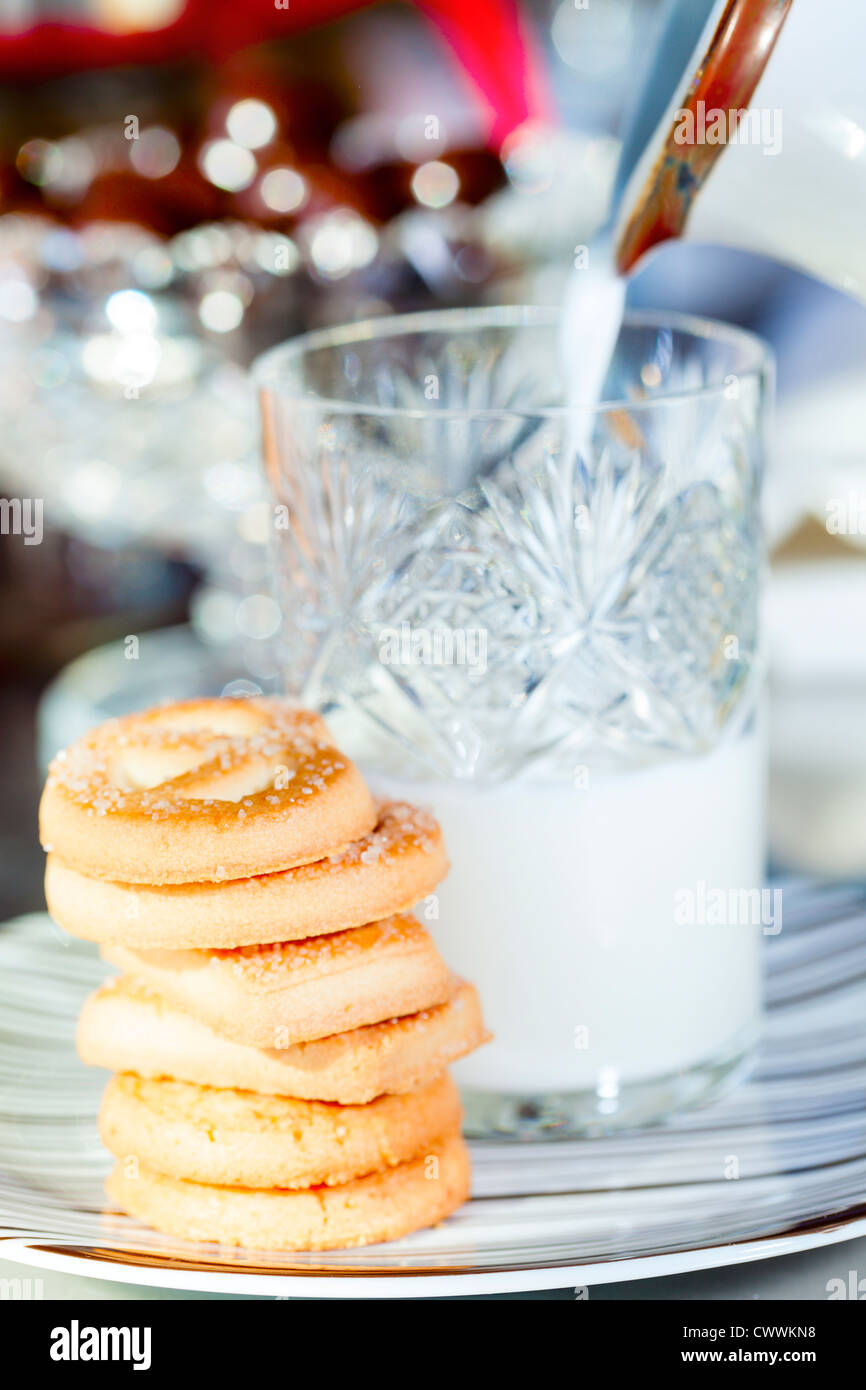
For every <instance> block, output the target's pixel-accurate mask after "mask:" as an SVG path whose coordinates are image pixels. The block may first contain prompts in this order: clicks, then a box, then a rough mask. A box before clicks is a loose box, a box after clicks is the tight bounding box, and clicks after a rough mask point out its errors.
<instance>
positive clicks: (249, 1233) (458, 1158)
mask: <svg viewBox="0 0 866 1390" xmlns="http://www.w3.org/2000/svg"><path fill="white" fill-rule="evenodd" d="M469 1177H470V1171H469V1155H468V1153H467V1151H466V1145H465V1144H464V1143H463V1140H462V1139H461V1138H460V1135H459V1134H458V1133H456V1132H455V1133H454V1134H451V1135H450V1136H448V1137H446V1138H444V1139H442V1140H441V1141H440V1142H439V1143H438V1144H436V1145H434V1146H432V1147H431V1149H430V1151H429V1152H428V1153H425V1154H422V1155H420V1156H419V1157H418V1158H415V1159H412V1160H410V1162H408V1163H401V1164H400V1165H399V1167H397V1168H389V1169H387V1170H386V1171H385V1172H382V1173H373V1174H371V1175H370V1176H369V1177H366V1178H356V1179H355V1180H354V1181H352V1182H348V1183H345V1184H343V1185H342V1186H340V1187H316V1188H311V1189H310V1190H304V1189H300V1190H286V1189H281V1188H272V1189H270V1190H255V1189H250V1188H233V1187H216V1186H213V1185H210V1184H205V1183H195V1182H184V1181H182V1180H181V1179H178V1178H168V1177H163V1176H161V1175H160V1174H157V1173H153V1172H151V1171H150V1170H149V1169H147V1168H145V1167H144V1166H143V1165H138V1164H134V1163H127V1164H124V1163H123V1162H120V1163H118V1164H117V1166H116V1167H115V1169H114V1171H113V1173H112V1174H111V1176H110V1177H109V1179H108V1182H107V1183H106V1192H107V1193H108V1196H109V1198H110V1199H111V1200H112V1201H113V1202H115V1203H116V1204H117V1205H118V1206H119V1207H120V1208H121V1209H122V1210H123V1211H125V1212H128V1213H129V1214H130V1215H131V1216H135V1217H138V1218H139V1220H141V1221H146V1222H147V1223H148V1225H150V1226H153V1227H155V1228H156V1230H158V1231H163V1232H165V1233H166V1234H167V1235H172V1236H180V1237H181V1238H183V1239H186V1240H193V1241H208V1242H216V1243H218V1244H220V1245H225V1246H238V1245H241V1246H246V1247H247V1248H248V1249H250V1250H340V1249H348V1248H349V1247H351V1246H358V1245H373V1244H376V1243H377V1242H378V1241H383V1240H396V1239H397V1238H398V1237H399V1236H405V1235H408V1234H409V1232H410V1231H417V1230H419V1229H420V1228H421V1227H424V1226H435V1225H436V1224H437V1223H438V1222H439V1221H443V1220H444V1219H445V1217H446V1216H449V1215H450V1214H451V1213H452V1212H453V1211H455V1210H456V1208H457V1207H459V1206H461V1205H462V1203H463V1202H465V1201H466V1198H467V1197H468V1196H469Z"/></svg>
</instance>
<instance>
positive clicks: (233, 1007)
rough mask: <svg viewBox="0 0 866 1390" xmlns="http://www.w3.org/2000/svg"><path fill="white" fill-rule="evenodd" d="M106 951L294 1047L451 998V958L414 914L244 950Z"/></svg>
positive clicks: (237, 1036) (267, 1038)
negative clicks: (445, 957)
mask: <svg viewBox="0 0 866 1390" xmlns="http://www.w3.org/2000/svg"><path fill="white" fill-rule="evenodd" d="M102 954H103V956H104V957H105V959H106V960H109V961H111V963H112V964H113V965H117V966H119V967H120V969H121V970H123V971H125V972H127V973H128V974H130V975H132V976H133V978H135V979H138V980H140V981H142V982H143V983H144V984H146V985H150V986H151V987H152V988H153V989H155V990H156V991H157V992H158V993H159V994H161V995H163V996H164V997H165V998H166V999H169V1000H171V1001H172V1002H173V1003H175V1004H177V1005H179V1007H180V1008H182V1009H185V1010H186V1011H187V1012H189V1013H190V1014H192V1015H193V1017H194V1018H197V1019H200V1020H201V1021H202V1022H204V1023H207V1024H209V1025H210V1027H211V1028H213V1029H214V1030H215V1031H216V1032H217V1033H220V1034H222V1036H224V1037H226V1038H231V1039H232V1040H233V1041H235V1042H240V1043H246V1044H247V1045H248V1046H250V1047H269V1048H273V1047H275V1048H284V1047H290V1046H291V1045H292V1044H293V1043H300V1042H309V1041H310V1040H312V1039H314V1038H326V1037H329V1036H330V1035H331V1034H332V1033H343V1032H346V1031H347V1030H348V1029H352V1028H361V1027H363V1026H364V1025H365V1024H368V1023H381V1022H382V1021H383V1020H384V1019H389V1018H398V1017H401V1016H403V1015H404V1014H414V1013H417V1012H418V1011H419V1009H429V1008H433V1007H434V1006H435V1005H437V1004H444V1003H445V1001H446V999H447V998H448V996H449V994H450V992H451V978H450V974H449V971H448V968H447V966H446V965H445V964H444V962H443V960H442V958H441V956H440V955H439V952H438V951H437V950H436V947H435V946H434V944H433V942H432V940H431V939H430V937H429V936H428V934H427V932H426V931H425V930H424V928H423V927H422V926H421V924H420V922H418V921H416V919H415V918H414V917H402V916H397V917H389V918H386V919H385V920H384V921H382V922H371V923H370V924H369V925H368V926H365V927H356V928H355V929H354V930H353V931H345V932H336V933H335V934H334V935H332V936H314V937H310V938H309V939H307V940H305V941H284V942H278V943H274V944H272V945H269V946H241V947H239V948H238V949H237V950H234V951H160V950H153V951H138V950H132V948H131V947H129V946H121V945H119V944H118V943H112V944H111V945H105V946H103V947H102Z"/></svg>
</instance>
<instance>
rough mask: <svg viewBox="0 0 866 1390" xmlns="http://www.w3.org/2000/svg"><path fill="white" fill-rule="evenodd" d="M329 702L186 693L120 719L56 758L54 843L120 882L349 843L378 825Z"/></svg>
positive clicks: (66, 859) (248, 869)
mask: <svg viewBox="0 0 866 1390" xmlns="http://www.w3.org/2000/svg"><path fill="white" fill-rule="evenodd" d="M375 823H376V812H375V807H374V804H373V800H372V798H371V796H370V793H369V791H368V789H367V787H366V784H365V783H364V780H363V778H362V777H361V774H360V773H359V772H358V770H357V768H356V767H354V765H353V764H352V763H351V762H350V761H349V759H348V758H347V757H345V756H344V755H343V754H342V753H340V752H339V751H338V750H337V749H336V748H334V747H333V745H332V744H331V741H330V736H329V734H328V730H327V728H326V727H325V725H324V723H323V722H322V720H321V719H320V718H319V717H318V715H315V714H310V713H309V712H307V711H304V710H298V709H295V708H294V707H293V706H292V705H290V704H289V703H288V702H287V701H285V700H278V699H253V700H247V699H218V700H188V701H184V702H181V703H179V704H174V705H163V706H160V707H158V708H156V709H151V710H147V711H144V712H143V713H141V714H132V715H128V716H126V717H125V718H123V719H115V720H110V721H109V722H108V723H107V724H102V725H100V727H99V728H98V729H95V730H94V731H93V732H92V733H89V734H87V735H85V737H84V738H82V739H79V740H78V742H77V743H74V744H73V745H72V746H71V747H70V748H68V749H67V750H66V751H65V752H64V753H61V754H59V755H58V756H57V757H56V758H55V759H54V761H53V762H52V764H51V768H50V770H49V775H48V780H47V782H46V784H45V791H44V792H43V795H42V803H41V806H40V813H39V828H40V838H41V840H42V844H43V847H44V848H45V849H46V850H47V851H48V852H49V853H53V854H56V855H57V857H58V858H59V859H60V860H62V861H63V863H65V864H68V865H70V866H71V867H72V868H74V869H75V870H77V871H78V872H79V873H82V874H87V875H90V876H92V877H96V878H106V879H111V880H115V881H117V882H121V883H153V884H166V883H197V882H202V881H205V882H214V883H216V882H222V881H223V880H226V879H237V878H245V877H249V876H251V875H255V874H263V873H274V872H276V871H278V870H282V869H289V868H294V867H295V866H297V865H299V864H306V863H310V862H312V861H314V860H316V859H323V858H326V857H327V856H328V855H332V854H337V853H339V852H340V851H342V850H344V849H345V848H346V847H347V846H348V845H349V844H350V843H351V842H352V841H353V840H358V839H360V838H361V837H362V836H364V835H367V834H368V833H369V832H370V831H371V830H372V829H373V828H374V826H375Z"/></svg>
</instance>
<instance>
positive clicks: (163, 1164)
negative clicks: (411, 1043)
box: [99, 1073, 460, 1187]
mask: <svg viewBox="0 0 866 1390" xmlns="http://www.w3.org/2000/svg"><path fill="white" fill-rule="evenodd" d="M459 1126H460V1097H459V1095H458V1093H457V1087H456V1086H455V1085H454V1082H453V1081H452V1080H451V1077H450V1076H448V1074H447V1073H443V1074H442V1075H441V1076H440V1077H438V1078H437V1080H435V1081H432V1082H430V1084H429V1085H428V1086H422V1087H420V1088H419V1089H418V1090H416V1091H410V1092H409V1094H408V1095H405V1096H380V1097H379V1099H378V1100H372V1101H370V1103H369V1105H327V1104H325V1103H323V1102H322V1101H319V1100H296V1099H290V1098H289V1097H287V1096H261V1095H257V1094H256V1093H255V1092H253V1091H229V1090H215V1089H214V1088H213V1087H212V1086H195V1085H192V1084H191V1083H190V1082H188V1081H144V1080H142V1078H141V1077H139V1076H128V1075H126V1076H114V1077H112V1079H111V1081H109V1083H108V1086H107V1087H106V1090H105V1094H104V1096H103V1098H102V1107H101V1109H100V1112H99V1132H100V1134H101V1136H102V1142H103V1144H104V1145H105V1147H106V1148H107V1149H110V1150H111V1152H112V1153H113V1154H114V1155H115V1157H116V1158H121V1159H126V1158H128V1157H130V1156H132V1155H134V1156H135V1157H136V1158H137V1159H138V1160H139V1162H141V1163H143V1164H144V1166H145V1168H149V1169H150V1170H151V1171H152V1172H154V1173H165V1174H167V1175H168V1176H169V1177H172V1178H185V1179H187V1180H190V1181H192V1182H203V1183H217V1184H219V1185H220V1186H226V1187H318V1186H320V1185H321V1184H324V1185H325V1186H326V1187H336V1186H337V1185H338V1184H340V1183H346V1182H351V1180H352V1179H353V1178H361V1177H364V1175H365V1174H366V1173H376V1172H379V1171H381V1170H383V1169H385V1168H394V1167H396V1165H397V1164H398V1163H406V1162H408V1160H409V1159H410V1158H414V1157H415V1156H416V1154H419V1153H421V1152H423V1151H426V1150H427V1149H429V1147H430V1146H431V1144H434V1143H435V1142H436V1140H437V1139H439V1138H441V1136H442V1135H443V1134H450V1133H451V1131H452V1130H454V1129H457V1128H459Z"/></svg>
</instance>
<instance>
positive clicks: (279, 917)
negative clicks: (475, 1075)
mask: <svg viewBox="0 0 866 1390" xmlns="http://www.w3.org/2000/svg"><path fill="white" fill-rule="evenodd" d="M40 831H41V836H42V841H43V845H44V847H45V849H46V850H47V851H48V863H47V869H46V896H47V899H48V905H49V909H50V911H51V913H52V915H53V916H54V918H55V919H56V920H57V922H58V923H59V924H60V925H61V926H63V927H64V928H65V929H66V930H67V931H69V932H72V933H73V934H74V935H76V936H81V937H85V938H86V939H88V940H91V941H98V942H100V943H101V945H102V950H103V954H104V956H105V957H106V959H107V960H109V961H111V962H112V963H113V964H114V965H117V966H118V967H119V968H120V969H121V971H122V972H123V974H122V975H121V977H120V978H119V979H117V980H115V981H114V982H113V983H111V984H109V985H107V986H106V987H104V988H103V989H101V990H99V991H98V992H97V993H96V994H95V995H94V996H93V997H92V998H91V999H89V1000H88V1002H87V1004H86V1005H85V1008H84V1011H83V1013H82V1016H81V1020H80V1025H79V1034H78V1046H79V1051H80V1053H81V1055H82V1057H83V1059H84V1060H85V1061H86V1062H89V1063H91V1064H93V1065H95V1066H102V1067H107V1068H109V1069H110V1070H112V1071H113V1072H115V1073H116V1075H115V1076H114V1077H113V1078H112V1080H111V1082H110V1083H109V1086H108V1089H107V1091H106V1093H105V1098H104V1101H103V1106H102V1111H101V1116H100V1123H101V1132H102V1136H103V1140H104V1142H105V1144H106V1145H107V1147H108V1148H109V1149H110V1150H111V1151H112V1152H113V1153H114V1154H115V1155H116V1157H117V1159H118V1163H117V1166H116V1167H115V1170H114V1172H113V1173H112V1175H111V1177H110V1179H109V1182H108V1192H109V1195H110V1196H111V1197H112V1198H113V1200H114V1201H115V1202H116V1203H117V1204H118V1205H119V1206H120V1207H122V1208H123V1209H124V1210H125V1211H127V1212H129V1213H131V1214H132V1215H134V1216H137V1217H140V1218H141V1219H142V1220H144V1221H147V1222H148V1223H149V1224H150V1225H152V1226H155V1227H157V1228H158V1229H160V1230H163V1231H166V1232H169V1233H171V1234H173V1235H180V1236H185V1237H188V1238H191V1239H197V1240H213V1241H219V1242H221V1243H223V1244H227V1245H245V1246H250V1247H254V1248H260V1249H272V1250H305V1249H306V1250H313V1249H329V1248H334V1247H342V1246H349V1245H361V1244H367V1243H369V1242H372V1241H379V1240H387V1239H391V1238H393V1237H396V1236H399V1235H403V1234H405V1233H406V1232H408V1231H411V1230H414V1229H416V1228H417V1227H420V1226H425V1225H430V1224H433V1223H435V1222H437V1221H440V1220H441V1219H442V1218H443V1217H445V1216H447V1215H448V1214H449V1212H451V1211H453V1210H454V1209H455V1207H457V1206H459V1205H460V1203H461V1202H462V1201H464V1200H465V1198H466V1195H467V1191H468V1182H469V1165H468V1158H467V1154H466V1150H465V1146H464V1144H463V1141H462V1139H461V1137H460V1105H459V1099H458V1095H457V1092H456V1088H455V1086H454V1083H453V1081H452V1080H451V1078H450V1076H449V1075H448V1073H447V1070H446V1068H447V1066H448V1064H449V1063H450V1062H452V1061H453V1060H454V1059H455V1058H457V1057H460V1056H462V1055H463V1054H465V1053H466V1052H468V1051H470V1050H471V1049H472V1048H474V1047H476V1046H478V1044H479V1043H481V1042H483V1041H484V1039H485V1032H484V1026H483V1022H482V1019H481V1014H480V1008H479V1004H478V999H477V996H476V994H475V991H474V989H473V988H472V986H471V985H468V984H466V983H464V982H462V981H459V980H457V979H455V978H454V977H453V976H452V975H451V974H450V973H449V971H448V969H447V968H446V966H445V965H444V963H443V961H442V960H441V958H440V956H439V954H438V952H437V950H436V948H435V946H434V944H433V942H432V940H431V939H430V937H429V936H428V934H427V932H426V931H425V930H424V928H423V927H422V926H421V924H420V922H418V921H417V920H416V919H415V918H414V917H412V916H407V915H406V913H407V911H408V909H409V908H411V906H412V905H413V904H414V903H416V902H418V901H420V900H421V899H422V898H424V897H426V896H427V895H428V894H429V893H431V892H432V890H433V889H434V888H435V886H436V884H437V883H438V882H439V880H440V879H441V878H442V877H443V875H444V874H445V872H446V870H447V867H448V866H447V860H446V856H445V850H444V846H443V844H442V839H441V835H440V832H439V828H438V826H437V825H436V823H435V821H434V820H433V819H432V818H431V817H430V816H428V815H426V814H423V813H421V812H419V811H417V810H414V809H412V808H411V807H408V806H406V805H402V804H382V803H380V804H378V805H377V804H375V803H374V801H373V800H372V798H371V796H370V793H369V791H368V789H367V787H366V785H365V783H364V781H363V779H362V778H361V776H360V774H359V772H358V771H357V769H356V768H355V767H354V766H353V765H352V763H351V762H350V761H349V760H348V758H346V757H345V756H343V755H342V754H341V753H340V752H339V751H338V750H337V749H336V748H334V747H333V746H332V744H331V742H330V738H329V735H328V731H327V729H326V727H325V725H324V724H323V723H322V721H321V720H320V719H319V718H318V716H316V715H313V714H309V713H307V712H304V711H298V710H296V709H294V708H293V707H291V706H290V705H288V704H287V703H285V702H283V701H280V700H267V699H256V700H229V699H222V700H197V701H190V702H186V703H182V704H176V705H170V706H162V707H160V708H158V709H155V710H150V711H147V712H145V713H143V714H138V715H131V716H129V717H128V718H125V719H121V720H115V721H112V722H111V723H109V724H106V725H103V726H102V727H101V728H99V729H97V730H96V731H95V732H94V733H91V734H89V735H88V736H87V737H86V738H84V739H82V740H81V741H80V742H78V743H77V744H75V745H74V746H73V747H72V748H70V749H68V750H67V752H66V753H64V754H61V755H60V756H59V757H58V758H57V759H55V761H54V763H53V764H52V767H51V771H50V773H49V777H48V782H47V784H46V788H45V793H44V795H43V798H42V806H41V810H40Z"/></svg>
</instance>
